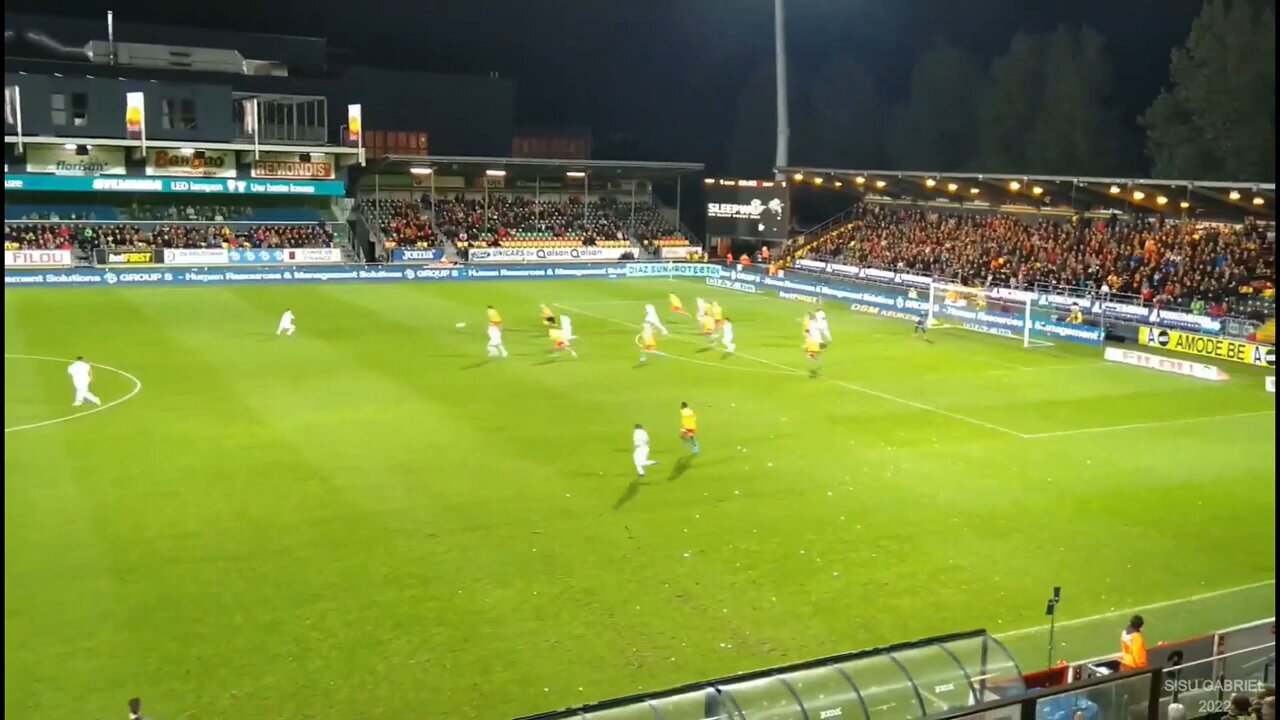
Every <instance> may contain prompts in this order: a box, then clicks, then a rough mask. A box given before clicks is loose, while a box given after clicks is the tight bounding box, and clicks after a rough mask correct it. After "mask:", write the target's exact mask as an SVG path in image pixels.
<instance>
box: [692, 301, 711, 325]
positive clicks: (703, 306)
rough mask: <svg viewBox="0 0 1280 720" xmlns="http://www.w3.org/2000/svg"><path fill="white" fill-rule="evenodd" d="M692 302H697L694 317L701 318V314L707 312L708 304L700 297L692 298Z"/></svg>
mask: <svg viewBox="0 0 1280 720" xmlns="http://www.w3.org/2000/svg"><path fill="white" fill-rule="evenodd" d="M694 302H696V303H697V304H698V314H697V315H694V317H696V318H698V319H699V320H701V319H702V316H703V315H706V314H707V308H708V307H709V306H708V305H707V301H706V300H703V299H702V298H694Z"/></svg>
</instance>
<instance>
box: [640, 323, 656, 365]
mask: <svg viewBox="0 0 1280 720" xmlns="http://www.w3.org/2000/svg"><path fill="white" fill-rule="evenodd" d="M656 352H658V339H657V338H656V337H654V334H653V326H652V325H650V324H649V323H645V324H644V327H642V328H640V362H649V356H650V355H653V354H654V353H656Z"/></svg>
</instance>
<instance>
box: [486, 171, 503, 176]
mask: <svg viewBox="0 0 1280 720" xmlns="http://www.w3.org/2000/svg"><path fill="white" fill-rule="evenodd" d="M484 174H485V175H488V176H489V177H506V176H507V171H506V170H485V171H484Z"/></svg>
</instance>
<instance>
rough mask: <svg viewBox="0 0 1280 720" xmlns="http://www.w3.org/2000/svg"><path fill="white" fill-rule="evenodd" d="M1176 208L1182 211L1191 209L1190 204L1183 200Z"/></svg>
mask: <svg viewBox="0 0 1280 720" xmlns="http://www.w3.org/2000/svg"><path fill="white" fill-rule="evenodd" d="M1178 207H1180V208H1182V209H1183V210H1186V209H1187V208H1189V207H1191V203H1189V202H1187V201H1186V200H1183V201H1182V202H1180V203H1178Z"/></svg>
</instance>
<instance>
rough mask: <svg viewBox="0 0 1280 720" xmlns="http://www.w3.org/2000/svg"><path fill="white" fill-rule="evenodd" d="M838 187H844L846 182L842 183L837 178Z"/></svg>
mask: <svg viewBox="0 0 1280 720" xmlns="http://www.w3.org/2000/svg"><path fill="white" fill-rule="evenodd" d="M836 187H838V188H841V187H844V183H842V182H840V181H839V180H837V181H836Z"/></svg>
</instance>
